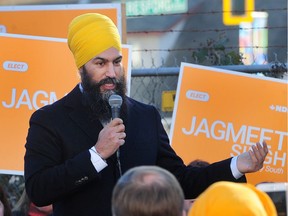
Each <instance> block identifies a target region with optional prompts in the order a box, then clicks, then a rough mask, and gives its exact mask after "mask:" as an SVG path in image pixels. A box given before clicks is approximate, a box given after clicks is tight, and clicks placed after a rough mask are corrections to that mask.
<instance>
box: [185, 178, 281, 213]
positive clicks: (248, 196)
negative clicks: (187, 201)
mask: <svg viewBox="0 0 288 216" xmlns="http://www.w3.org/2000/svg"><path fill="white" fill-rule="evenodd" d="M203 215H205V216H212V215H213V216H218V215H219V216H231V215H233V216H244V215H245V216H277V212H276V208H275V205H274V203H273V201H272V200H271V198H270V197H269V196H268V195H267V194H266V193H265V192H262V191H260V190H259V189H257V188H256V187H255V186H254V185H251V184H245V183H234V182H225V181H221V182H216V183H214V184H212V185H211V186H210V187H208V188H207V189H206V191H204V192H203V193H202V194H201V195H200V196H199V197H198V198H197V199H196V201H195V202H194V203H193V205H192V207H191V209H190V211H189V214H188V216H203Z"/></svg>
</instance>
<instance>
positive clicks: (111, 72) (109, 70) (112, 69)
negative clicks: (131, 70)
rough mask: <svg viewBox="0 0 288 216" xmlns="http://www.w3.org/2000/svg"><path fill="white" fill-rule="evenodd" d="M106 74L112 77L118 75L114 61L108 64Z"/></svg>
mask: <svg viewBox="0 0 288 216" xmlns="http://www.w3.org/2000/svg"><path fill="white" fill-rule="evenodd" d="M106 76H107V77H110V78H114V77H116V72H115V67H114V65H113V63H112V62H109V63H108V64H107V71H106Z"/></svg>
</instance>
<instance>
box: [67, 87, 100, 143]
mask: <svg viewBox="0 0 288 216" xmlns="http://www.w3.org/2000/svg"><path fill="white" fill-rule="evenodd" d="M65 106H67V107H70V109H71V112H70V113H69V115H70V117H71V119H72V120H73V121H74V122H75V123H76V124H77V125H78V126H79V127H80V128H81V129H82V130H83V131H84V132H85V133H86V134H87V135H88V136H89V137H90V138H91V139H92V140H93V141H95V140H97V139H98V134H99V132H100V131H101V130H102V129H103V126H102V124H101V122H100V121H98V120H97V121H92V120H91V119H89V114H88V110H87V109H86V108H85V107H84V106H83V104H82V93H81V91H80V89H79V86H78V85H77V86H76V87H75V88H74V89H73V90H72V91H71V92H70V93H69V94H68V95H67V96H66V101H65Z"/></svg>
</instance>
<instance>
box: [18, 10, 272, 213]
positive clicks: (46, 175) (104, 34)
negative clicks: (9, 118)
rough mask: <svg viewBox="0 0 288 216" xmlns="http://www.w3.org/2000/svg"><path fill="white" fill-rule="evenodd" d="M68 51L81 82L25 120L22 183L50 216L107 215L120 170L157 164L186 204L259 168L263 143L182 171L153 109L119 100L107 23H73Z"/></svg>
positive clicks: (116, 42) (87, 18) (114, 48)
mask: <svg viewBox="0 0 288 216" xmlns="http://www.w3.org/2000/svg"><path fill="white" fill-rule="evenodd" d="M68 46H69V48H70V50H71V52H72V53H73V55H74V59H75V63H76V65H77V67H78V69H79V74H80V77H81V82H80V83H79V85H77V86H76V87H75V88H74V89H73V90H72V91H71V92H70V93H69V94H67V95H66V96H65V97H63V98H62V99H60V100H58V101H57V102H55V103H54V104H51V105H48V106H45V107H43V108H41V109H39V110H37V111H36V112H34V113H33V115H32V116H31V119H30V122H29V123H30V128H29V131H28V135H27V141H26V145H25V147H26V153H25V158H24V160H25V167H24V174H25V185H26V191H27V194H28V196H29V198H30V199H31V200H32V202H34V203H35V204H36V205H37V206H44V205H49V204H53V211H54V212H53V215H54V216H65V215H69V216H73V215H81V216H83V215H84V216H90V215H101V216H109V215H111V196H112V190H113V187H114V185H115V183H116V182H117V180H118V179H119V177H120V175H121V170H122V171H123V173H124V172H126V171H127V170H128V169H130V168H133V167H136V166H141V165H156V166H160V167H162V168H164V169H166V170H168V171H170V172H171V173H172V174H173V175H174V176H175V177H176V178H177V179H178V181H179V183H180V185H181V187H182V189H183V191H184V194H185V197H186V198H187V199H192V198H195V197H197V196H198V195H199V194H200V193H201V192H202V191H204V190H205V189H206V188H207V187H208V186H209V185H211V184H212V183H214V182H216V181H220V180H226V181H235V182H243V181H246V178H245V175H244V174H245V173H248V172H255V171H258V170H259V169H260V168H261V167H262V166H263V162H264V159H265V157H266V155H267V153H268V148H267V145H266V143H265V142H264V143H263V144H260V143H257V144H256V145H255V146H253V147H252V149H251V150H250V151H249V152H245V153H243V154H240V155H238V156H237V157H233V158H228V159H226V160H223V161H220V162H217V163H213V164H211V165H209V166H207V167H204V168H195V167H189V166H186V165H184V163H183V161H182V160H181V158H180V157H178V156H177V155H176V153H175V152H174V150H173V149H172V148H171V146H170V144H169V139H168V136H167V134H166V132H165V130H164V128H163V125H162V123H161V118H160V115H159V113H158V111H157V110H156V108H155V107H153V106H150V105H145V104H142V103H140V102H137V101H135V100H133V99H132V98H129V97H127V96H125V92H126V90H125V86H126V84H125V77H124V75H123V70H122V66H121V60H122V56H121V41H120V35H119V33H118V30H117V27H116V26H115V25H114V23H113V22H112V21H111V20H110V19H109V18H108V17H106V16H104V15H101V14H97V13H88V14H83V15H80V16H78V17H76V18H75V19H73V20H72V22H71V23H70V25H69V30H68ZM114 93H116V94H118V95H120V96H122V98H123V105H122V107H121V112H120V118H115V119H113V120H111V111H110V107H109V104H108V101H107V100H108V98H109V96H110V95H111V94H114ZM117 152H119V153H120V156H119V154H118V153H117ZM119 162H121V163H119Z"/></svg>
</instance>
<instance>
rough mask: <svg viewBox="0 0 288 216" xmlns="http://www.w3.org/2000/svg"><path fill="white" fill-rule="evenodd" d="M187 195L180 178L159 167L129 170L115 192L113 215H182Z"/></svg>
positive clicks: (142, 167) (120, 180)
mask: <svg viewBox="0 0 288 216" xmlns="http://www.w3.org/2000/svg"><path fill="white" fill-rule="evenodd" d="M183 208H184V194H183V191H182V188H181V186H180V184H179V183H178V181H177V179H176V178H175V177H174V176H173V175H172V174H171V173H170V172H168V171H166V170H164V169H162V168H160V167H157V166H140V167H135V168H132V169H130V170H128V171H127V172H126V173H125V174H124V175H123V176H122V177H121V178H120V179H119V180H118V182H117V184H116V186H115V187H114V190H113V195H112V214H113V216H160V215H163V216H182V215H185V210H184V209H183Z"/></svg>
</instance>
